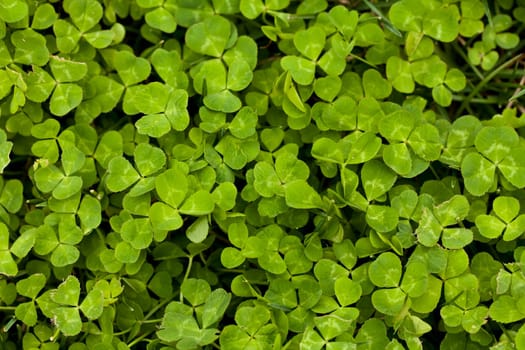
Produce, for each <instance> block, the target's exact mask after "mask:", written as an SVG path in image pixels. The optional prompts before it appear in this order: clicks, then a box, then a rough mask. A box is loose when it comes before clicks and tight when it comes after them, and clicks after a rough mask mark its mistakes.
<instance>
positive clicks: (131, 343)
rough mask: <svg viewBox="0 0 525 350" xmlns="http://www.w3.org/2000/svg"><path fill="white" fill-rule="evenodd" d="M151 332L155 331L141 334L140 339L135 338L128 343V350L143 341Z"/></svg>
mask: <svg viewBox="0 0 525 350" xmlns="http://www.w3.org/2000/svg"><path fill="white" fill-rule="evenodd" d="M153 332H155V330H152V331H149V332H146V333H144V334H142V335H141V336H140V337H137V338H135V339H133V340H132V341H131V342H130V343H128V348H130V349H131V348H132V347H133V346H135V345H137V344H138V343H140V342H141V341H143V340H144V338H146V337H147V336H149V335H150V334H151V333H153ZM147 341H149V340H147Z"/></svg>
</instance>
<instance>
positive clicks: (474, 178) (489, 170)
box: [461, 126, 525, 196]
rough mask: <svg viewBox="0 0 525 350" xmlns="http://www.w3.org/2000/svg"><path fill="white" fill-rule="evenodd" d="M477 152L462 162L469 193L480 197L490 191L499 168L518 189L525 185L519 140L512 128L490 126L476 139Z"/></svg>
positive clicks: (470, 154) (467, 156) (481, 131)
mask: <svg viewBox="0 0 525 350" xmlns="http://www.w3.org/2000/svg"><path fill="white" fill-rule="evenodd" d="M474 143H475V146H476V150H477V151H478V152H479V153H477V152H473V153H469V154H467V155H466V156H465V158H464V159H463V162H462V163H461V173H462V175H463V178H464V180H465V187H466V188H467V190H468V191H469V192H470V193H472V194H474V195H477V196H481V195H483V194H484V193H486V192H488V191H489V190H490V188H491V187H492V185H493V184H494V180H495V175H496V169H498V170H500V172H501V173H502V174H503V176H504V177H505V178H506V179H507V180H508V181H510V183H511V184H513V185H514V186H517V187H524V186H525V177H523V176H522V173H521V172H520V169H521V168H523V167H525V164H524V161H523V160H522V157H520V156H519V154H520V153H521V152H522V150H521V147H519V138H518V135H517V134H516V132H515V131H514V130H513V129H512V128H510V127H505V126H501V127H495V126H487V127H484V128H482V129H481V130H480V131H479V133H478V134H477V135H476V138H475V141H474Z"/></svg>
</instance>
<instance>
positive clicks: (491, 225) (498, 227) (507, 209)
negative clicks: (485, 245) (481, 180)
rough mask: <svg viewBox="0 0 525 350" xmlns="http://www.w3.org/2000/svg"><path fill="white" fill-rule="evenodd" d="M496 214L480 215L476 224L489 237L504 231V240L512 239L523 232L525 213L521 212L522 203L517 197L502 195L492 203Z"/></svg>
mask: <svg viewBox="0 0 525 350" xmlns="http://www.w3.org/2000/svg"><path fill="white" fill-rule="evenodd" d="M492 208H493V211H494V214H495V215H484V214H482V215H478V216H477V217H476V221H475V222H476V226H477V227H478V229H479V233H480V234H481V235H482V236H484V237H487V238H490V239H492V238H498V237H499V236H500V235H501V234H502V233H503V240H504V241H512V240H515V239H516V238H518V237H520V236H521V235H522V234H523V229H522V227H523V226H522V225H523V223H524V222H525V221H524V220H525V215H523V214H521V215H518V214H519V211H520V203H519V201H518V200H517V199H516V198H513V197H506V196H500V197H497V198H496V199H495V200H494V202H493V203H492Z"/></svg>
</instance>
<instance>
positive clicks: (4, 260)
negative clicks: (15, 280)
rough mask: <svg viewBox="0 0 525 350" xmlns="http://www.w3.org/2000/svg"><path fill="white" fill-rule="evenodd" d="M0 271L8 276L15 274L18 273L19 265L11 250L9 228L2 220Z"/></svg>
mask: <svg viewBox="0 0 525 350" xmlns="http://www.w3.org/2000/svg"><path fill="white" fill-rule="evenodd" d="M0 261H1V263H0V273H1V274H4V275H7V276H15V275H16V274H17V273H18V265H17V264H16V262H15V260H14V259H13V257H12V256H11V253H10V251H9V230H8V228H7V226H6V225H5V224H4V223H3V222H0Z"/></svg>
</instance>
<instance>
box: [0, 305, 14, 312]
mask: <svg viewBox="0 0 525 350" xmlns="http://www.w3.org/2000/svg"><path fill="white" fill-rule="evenodd" d="M15 309H16V306H0V311H15Z"/></svg>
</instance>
